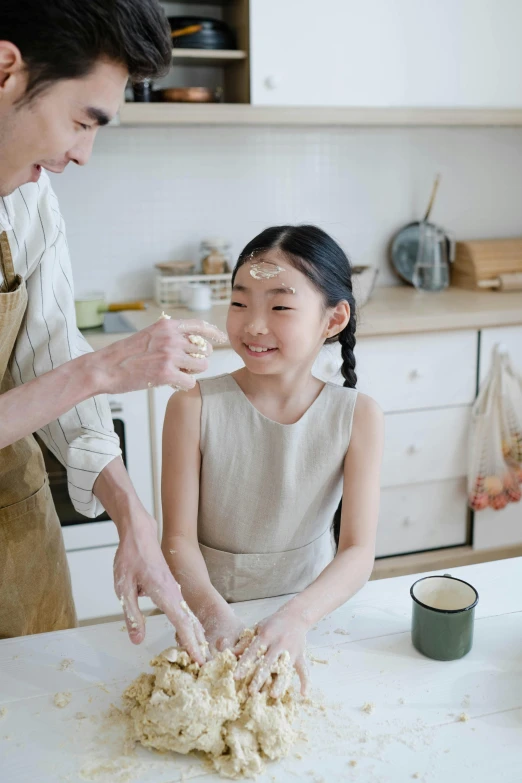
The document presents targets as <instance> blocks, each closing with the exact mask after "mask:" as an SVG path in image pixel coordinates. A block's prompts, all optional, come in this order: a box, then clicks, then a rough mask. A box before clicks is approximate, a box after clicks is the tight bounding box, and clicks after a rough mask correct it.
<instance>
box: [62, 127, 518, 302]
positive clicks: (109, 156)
mask: <svg viewBox="0 0 522 783" xmlns="http://www.w3.org/2000/svg"><path fill="white" fill-rule="evenodd" d="M437 172H440V173H441V174H442V181H441V185H440V188H439V195H438V198H437V202H436V204H435V208H434V211H433V214H432V217H433V219H434V220H435V221H436V222H439V223H441V224H442V225H443V226H445V227H446V228H447V229H451V230H453V231H454V232H456V234H457V237H460V238H469V237H490V236H491V237H493V236H514V235H520V234H522V207H521V205H522V129H521V128H410V129H408V128H268V127H259V128H258V127H253V128H238V127H232V128H229V127H223V128H220V127H182V128H179V127H165V128H107V129H104V130H102V131H101V132H100V133H99V137H98V139H97V141H96V144H95V149H94V153H93V156H92V159H91V162H90V163H89V165H88V166H87V167H86V168H85V169H82V170H80V169H79V168H77V167H76V166H73V165H71V166H69V167H68V169H67V171H66V172H65V173H64V174H63V175H61V176H55V177H53V184H54V187H55V189H56V192H57V194H58V198H59V199H60V203H61V208H62V211H63V213H64V215H65V219H66V225H67V231H68V238H69V246H70V249H71V256H72V263H73V269H74V277H75V282H76V291H77V292H78V293H81V292H82V291H86V290H92V289H93V288H96V289H101V290H104V291H105V292H106V293H107V295H108V296H109V297H110V298H111V299H115V300H121V299H125V298H130V297H144V296H151V295H152V291H153V283H152V280H153V276H152V269H153V265H154V263H155V262H157V261H166V260H173V259H192V258H193V259H195V258H196V257H197V251H198V245H199V242H200V240H201V238H202V237H208V236H215V235H219V236H225V237H227V238H229V239H230V240H231V241H232V243H233V251H234V254H235V255H237V253H238V252H239V251H240V249H241V248H242V247H243V245H244V244H245V243H246V242H247V241H248V240H249V239H251V238H252V237H253V236H254V235H255V234H256V233H258V232H259V231H261V230H262V229H263V228H265V227H266V226H268V225H272V224H280V223H285V222H289V223H303V222H312V223H316V224H318V225H320V226H322V227H323V228H324V229H325V230H326V231H328V232H330V233H331V234H332V235H333V236H334V237H335V238H336V239H337V240H338V241H339V242H340V243H341V244H342V246H343V247H344V248H345V250H346V251H347V252H348V254H349V255H350V257H351V258H352V260H353V261H355V262H357V263H373V264H378V265H379V266H380V268H381V276H380V281H379V282H380V284H381V285H383V284H385V285H389V284H392V283H394V282H396V278H395V276H394V275H393V273H392V271H391V270H390V268H389V265H388V262H387V260H386V249H387V244H388V241H389V239H390V237H391V236H392V234H393V233H394V232H395V231H396V230H397V228H399V227H400V226H401V225H403V224H404V223H407V222H408V221H410V220H415V219H418V218H420V217H421V215H422V214H423V212H424V210H425V208H426V203H427V200H428V197H429V193H430V190H431V185H432V181H433V178H434V176H435V174H436V173H437Z"/></svg>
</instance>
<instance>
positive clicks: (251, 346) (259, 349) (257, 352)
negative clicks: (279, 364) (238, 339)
mask: <svg viewBox="0 0 522 783" xmlns="http://www.w3.org/2000/svg"><path fill="white" fill-rule="evenodd" d="M243 345H244V346H245V348H246V351H247V353H248V355H249V356H253V357H254V358H255V359H264V358H266V357H267V356H272V355H273V354H274V353H275V352H276V351H277V350H278V349H277V348H269V347H267V346H265V345H258V344H257V343H243Z"/></svg>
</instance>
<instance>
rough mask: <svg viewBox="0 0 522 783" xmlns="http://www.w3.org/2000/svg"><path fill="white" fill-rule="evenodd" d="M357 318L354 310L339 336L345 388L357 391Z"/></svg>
mask: <svg viewBox="0 0 522 783" xmlns="http://www.w3.org/2000/svg"><path fill="white" fill-rule="evenodd" d="M356 321H357V316H356V314H355V310H354V309H353V308H352V311H351V313H350V320H349V321H348V324H347V325H346V327H345V328H344V329H343V330H342V332H340V334H339V342H340V344H341V356H342V360H343V363H342V365H341V372H342V375H343V378H344V383H343V386H347V387H348V388H349V389H355V387H356V385H357V374H356V372H355V354H354V348H355V327H356Z"/></svg>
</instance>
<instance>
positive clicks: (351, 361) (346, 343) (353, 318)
mask: <svg viewBox="0 0 522 783" xmlns="http://www.w3.org/2000/svg"><path fill="white" fill-rule="evenodd" d="M356 325H357V315H356V313H355V308H354V307H352V308H351V310H350V320H349V321H348V323H347V325H346V326H345V328H344V329H343V330H342V332H340V333H339V337H338V339H339V342H340V344H341V356H342V360H343V363H342V365H341V372H342V374H343V378H344V383H343V386H347V387H348V388H350V389H355V387H356V385H357V374H356V372H355V353H354V348H355V328H356ZM342 508H343V501H342V500H341V502H340V503H339V505H338V507H337V511H336V512H335V515H334V520H333V525H332V530H333V536H334V541H335V546H336V547H339V535H340V533H341V512H342Z"/></svg>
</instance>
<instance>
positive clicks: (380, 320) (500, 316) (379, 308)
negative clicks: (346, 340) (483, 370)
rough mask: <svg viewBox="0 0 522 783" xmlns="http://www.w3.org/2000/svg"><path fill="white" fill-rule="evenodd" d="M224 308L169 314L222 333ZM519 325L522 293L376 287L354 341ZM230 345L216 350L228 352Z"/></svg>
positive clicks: (99, 337)
mask: <svg viewBox="0 0 522 783" xmlns="http://www.w3.org/2000/svg"><path fill="white" fill-rule="evenodd" d="M227 311H228V308H227V307H226V306H225V305H217V306H216V307H213V308H212V310H210V311H208V312H205V313H201V314H198V313H193V312H191V311H190V310H186V309H180V310H167V311H166V312H167V313H168V315H171V316H172V317H173V318H182V319H187V318H203V319H204V320H205V321H210V322H211V323H213V324H216V326H218V327H219V328H220V329H223V331H224V330H225V323H226V318H227ZM160 315H161V309H160V308H158V307H157V306H156V305H155V304H153V303H150V304H149V307H148V309H147V310H145V311H128V312H126V313H125V318H126V319H127V320H128V321H129V322H130V323H131V324H132V325H133V326H134V327H135V328H136V329H143V328H145V327H147V326H150V324H152V323H154V321H156V320H157V319H158V318H159V316H160ZM515 324H522V292H518V291H517V292H506V293H501V292H497V291H466V290H464V289H462V288H449V289H447V290H446V291H443V292H442V293H424V292H419V291H416V290H415V289H414V288H411V287H410V286H402V285H401V286H392V287H383V288H376V289H375V291H374V292H373V294H372V297H371V299H370V301H369V302H368V303H367V304H366V305H365V306H364V307H362V308H361V311H360V314H359V323H358V325H357V337H358V338H359V339H360V338H363V337H376V336H384V335H393V334H411V333H419V332H440V331H451V330H455V329H477V330H478V329H483V328H485V327H489V326H510V325H515ZM86 337H87V340H88V341H89V343H90V344H91V346H92V347H93V348H94V350H97V349H99V348H103V347H104V346H106V345H109V344H110V343H112V342H114V341H115V340H118V339H122V338H123V337H128V334H108V335H107V334H92V335H86ZM228 347H230V346H229V345H228V344H224V345H222V346H217V349H219V348H228Z"/></svg>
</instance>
